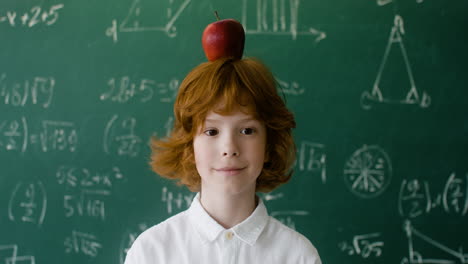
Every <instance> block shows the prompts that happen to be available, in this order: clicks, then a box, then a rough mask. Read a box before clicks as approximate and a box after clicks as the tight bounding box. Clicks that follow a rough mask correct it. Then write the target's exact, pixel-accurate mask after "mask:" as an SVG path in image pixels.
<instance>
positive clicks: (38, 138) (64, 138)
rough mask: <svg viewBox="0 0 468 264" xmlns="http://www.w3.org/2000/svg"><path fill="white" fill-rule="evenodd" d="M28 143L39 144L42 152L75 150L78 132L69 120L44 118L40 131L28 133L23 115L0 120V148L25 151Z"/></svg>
mask: <svg viewBox="0 0 468 264" xmlns="http://www.w3.org/2000/svg"><path fill="white" fill-rule="evenodd" d="M29 144H31V145H39V147H40V149H41V150H42V151H43V152H52V151H53V152H57V151H60V152H64V151H67V152H75V150H76V148H77V146H78V133H77V130H76V128H75V125H74V124H73V123H71V122H65V121H52V120H44V121H42V131H41V132H39V133H30V131H29V126H28V122H27V120H26V118H25V117H22V118H21V119H20V120H14V119H13V120H0V150H1V149H5V150H7V151H20V152H26V151H27V149H28V145H29Z"/></svg>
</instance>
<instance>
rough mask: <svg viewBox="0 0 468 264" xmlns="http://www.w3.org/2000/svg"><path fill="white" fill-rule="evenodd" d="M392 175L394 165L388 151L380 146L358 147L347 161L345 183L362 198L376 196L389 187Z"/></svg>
mask: <svg viewBox="0 0 468 264" xmlns="http://www.w3.org/2000/svg"><path fill="white" fill-rule="evenodd" d="M391 177H392V165H391V162H390V158H389V157H388V155H387V153H385V151H384V150H383V149H381V148H380V147H379V146H366V145H364V146H363V147H362V148H360V149H358V150H357V151H356V152H354V153H353V155H351V157H350V158H349V159H348V161H346V164H345V168H344V179H345V184H346V186H347V187H348V188H349V190H350V191H351V192H352V193H354V194H355V195H357V196H359V197H361V198H374V197H376V196H378V195H380V194H381V193H382V192H384V191H385V189H386V188H387V187H388V185H389V183H390V180H391Z"/></svg>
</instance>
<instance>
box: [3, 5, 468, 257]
mask: <svg viewBox="0 0 468 264" xmlns="http://www.w3.org/2000/svg"><path fill="white" fill-rule="evenodd" d="M214 10H218V12H219V14H220V16H221V17H222V18H236V19H238V20H239V21H241V22H242V24H243V25H244V27H245V29H246V46H245V53H244V55H245V56H248V57H257V58H259V59H261V60H262V61H263V62H265V63H266V64H267V65H268V66H269V67H270V68H271V70H272V71H273V73H274V75H275V77H276V78H277V80H278V83H279V89H280V90H281V91H282V93H283V94H284V96H285V99H286V100H287V104H288V106H289V107H290V108H291V109H292V110H293V112H294V113H295V116H296V121H297V124H298V127H297V129H296V130H295V131H294V136H295V141H296V144H297V149H298V155H297V157H298V158H297V162H296V165H295V174H294V176H293V178H292V180H291V182H290V183H289V184H287V185H285V186H283V187H281V188H279V189H277V190H275V191H274V192H272V193H269V194H261V196H262V198H263V199H264V201H265V203H266V205H267V207H268V209H269V212H270V214H272V215H273V216H274V217H276V218H278V219H279V220H281V221H283V222H284V223H285V224H287V225H289V226H291V227H293V228H295V229H296V230H298V231H300V232H301V233H303V234H304V235H306V236H307V237H308V238H309V239H310V240H311V241H312V243H313V244H314V245H315V246H316V247H317V248H318V250H319V253H320V255H321V257H322V260H323V263H327V264H328V263H331V264H342V263H355V264H357V263H468V253H467V251H466V250H467V248H468V225H467V223H468V222H467V219H468V107H467V105H468V104H467V103H468V75H467V70H468V67H467V66H468V63H467V62H468V48H467V47H468V37H467V34H466V33H467V28H468V16H467V11H468V2H467V1H465V0H453V1H441V0H368V1H345V0H336V1H305V0H303V1H300V0H239V1H221V0H211V1H209V0H206V1H203V0H201V1H195V0H112V1H111V0H101V1H90V0H82V1H68V0H45V1H33V0H22V1H17V0H2V1H1V3H0V263H1V264H7V263H8V264H12V263H36V264H43V263H68V264H75V263H99V264H104V263H106V264H107V263H123V262H122V259H123V258H124V256H125V252H126V250H127V249H128V247H129V246H130V245H131V243H132V241H133V240H134V239H135V237H136V236H137V235H138V234H139V233H141V232H142V231H143V230H145V229H146V228H148V227H150V226H152V225H154V224H157V223H159V222H161V221H162V220H164V219H166V218H168V217H170V216H171V215H174V214H176V213H178V212H181V211H182V210H185V209H186V208H187V206H188V205H189V203H190V201H191V199H192V197H193V196H194V194H193V193H190V192H189V191H187V190H185V189H183V188H179V187H177V186H176V185H175V184H174V183H172V182H169V181H166V180H163V179H161V178H159V177H158V176H157V175H155V174H154V173H153V172H151V171H150V169H149V166H148V160H149V153H150V149H149V144H148V143H149V139H150V138H151V136H152V135H158V136H164V135H166V134H167V132H168V130H169V129H170V128H171V126H172V120H173V117H172V104H173V101H174V97H175V94H176V93H177V89H178V86H179V84H180V82H181V81H182V80H183V78H184V76H185V75H186V74H187V73H188V72H189V71H190V69H192V68H193V67H195V66H196V65H198V64H199V63H201V62H204V61H206V59H205V57H204V54H203V51H202V48H201V34H202V31H203V29H204V27H205V26H206V25H207V24H209V23H211V22H213V21H214V20H215V17H214V15H213V11H214ZM444 261H445V262H444Z"/></svg>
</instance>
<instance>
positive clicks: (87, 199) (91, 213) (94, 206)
mask: <svg viewBox="0 0 468 264" xmlns="http://www.w3.org/2000/svg"><path fill="white" fill-rule="evenodd" d="M109 195H110V193H109V192H107V191H91V190H83V191H82V192H81V194H80V195H65V196H64V197H63V206H64V209H65V217H73V216H75V215H77V216H87V217H90V218H97V219H100V220H102V221H104V220H105V219H106V209H105V203H104V201H103V200H102V197H105V196H109Z"/></svg>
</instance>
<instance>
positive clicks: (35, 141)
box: [29, 134, 39, 144]
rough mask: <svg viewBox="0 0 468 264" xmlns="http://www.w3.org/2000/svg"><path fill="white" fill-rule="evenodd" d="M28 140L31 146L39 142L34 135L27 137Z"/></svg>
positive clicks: (37, 137)
mask: <svg viewBox="0 0 468 264" xmlns="http://www.w3.org/2000/svg"><path fill="white" fill-rule="evenodd" d="M29 140H30V142H31V144H37V143H38V142H39V136H38V135H36V134H33V135H31V136H30V137H29Z"/></svg>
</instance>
